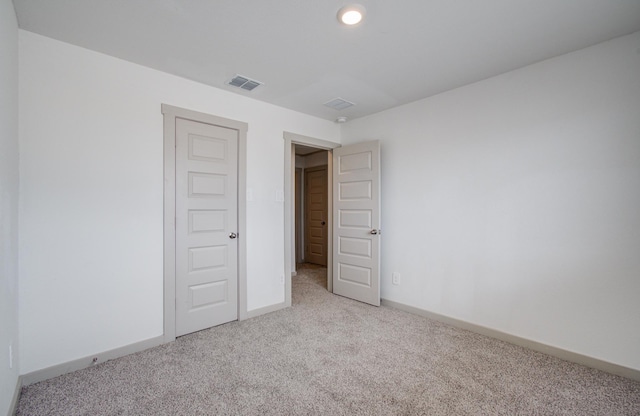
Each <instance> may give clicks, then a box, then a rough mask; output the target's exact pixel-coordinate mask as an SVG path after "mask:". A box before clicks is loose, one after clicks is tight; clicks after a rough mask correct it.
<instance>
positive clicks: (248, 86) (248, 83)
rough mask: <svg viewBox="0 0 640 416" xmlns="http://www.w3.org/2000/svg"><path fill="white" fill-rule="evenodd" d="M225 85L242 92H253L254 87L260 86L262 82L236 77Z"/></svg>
mask: <svg viewBox="0 0 640 416" xmlns="http://www.w3.org/2000/svg"><path fill="white" fill-rule="evenodd" d="M227 84H229V85H231V86H233V87H238V88H242V89H243V90H247V91H253V90H254V89H255V88H256V87H259V86H260V85H262V82H260V81H256V80H255V79H251V78H247V77H245V76H242V75H236V76H235V77H233V78H232V79H231V81H229V82H227Z"/></svg>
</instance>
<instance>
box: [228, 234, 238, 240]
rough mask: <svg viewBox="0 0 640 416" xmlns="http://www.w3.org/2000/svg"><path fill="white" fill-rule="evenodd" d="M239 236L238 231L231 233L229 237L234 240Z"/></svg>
mask: <svg viewBox="0 0 640 416" xmlns="http://www.w3.org/2000/svg"><path fill="white" fill-rule="evenodd" d="M237 236H238V235H237V234H236V233H231V234H229V238H230V239H232V240H233V239H234V238H236V237H237Z"/></svg>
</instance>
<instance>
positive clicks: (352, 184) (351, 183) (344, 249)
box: [333, 141, 380, 306]
mask: <svg viewBox="0 0 640 416" xmlns="http://www.w3.org/2000/svg"><path fill="white" fill-rule="evenodd" d="M333 293H335V294H337V295H341V296H345V297H348V298H351V299H355V300H358V301H361V302H366V303H369V304H372V305H375V306H380V143H379V142H378V141H373V142H364V143H358V144H354V145H349V146H343V147H339V148H337V149H334V151H333Z"/></svg>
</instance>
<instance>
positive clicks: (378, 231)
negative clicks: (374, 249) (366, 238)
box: [371, 228, 381, 235]
mask: <svg viewBox="0 0 640 416" xmlns="http://www.w3.org/2000/svg"><path fill="white" fill-rule="evenodd" d="M371 234H373V235H378V234H381V232H380V230H376V229H375V228H374V229H373V230H371Z"/></svg>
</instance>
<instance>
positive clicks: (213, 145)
mask: <svg viewBox="0 0 640 416" xmlns="http://www.w3.org/2000/svg"><path fill="white" fill-rule="evenodd" d="M237 212H238V131H237V130H234V129H230V128H225V127H222V126H215V125H211V124H206V123H200V122H195V121H191V120H186V119H180V118H177V119H176V336H180V335H184V334H188V333H191V332H195V331H199V330H202V329H205V328H209V327H212V326H215V325H220V324H223V323H225V322H229V321H233V320H236V319H238V244H237V241H238V240H237V235H236V234H237V226H238V225H237V224H238V217H237V215H238V214H237Z"/></svg>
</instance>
